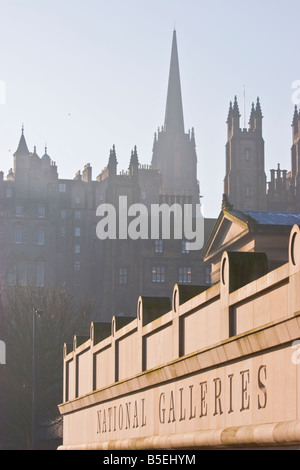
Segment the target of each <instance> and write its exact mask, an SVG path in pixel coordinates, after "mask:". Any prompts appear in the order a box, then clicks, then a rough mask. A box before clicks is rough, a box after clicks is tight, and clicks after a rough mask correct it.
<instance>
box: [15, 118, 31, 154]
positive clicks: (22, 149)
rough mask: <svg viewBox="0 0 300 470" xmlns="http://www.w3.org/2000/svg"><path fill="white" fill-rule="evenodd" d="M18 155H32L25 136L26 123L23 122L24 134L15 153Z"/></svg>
mask: <svg viewBox="0 0 300 470" xmlns="http://www.w3.org/2000/svg"><path fill="white" fill-rule="evenodd" d="M18 155H23V156H26V155H30V152H29V150H28V147H27V144H26V140H25V137H24V124H22V135H21V138H20V141H19V145H18V148H17V150H16V152H15V153H14V156H18Z"/></svg>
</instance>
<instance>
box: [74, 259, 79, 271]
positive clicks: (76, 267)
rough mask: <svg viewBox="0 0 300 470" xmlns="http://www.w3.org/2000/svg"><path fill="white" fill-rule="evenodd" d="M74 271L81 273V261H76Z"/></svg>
mask: <svg viewBox="0 0 300 470" xmlns="http://www.w3.org/2000/svg"><path fill="white" fill-rule="evenodd" d="M74 271H80V261H75V263H74Z"/></svg>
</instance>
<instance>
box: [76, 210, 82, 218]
mask: <svg viewBox="0 0 300 470" xmlns="http://www.w3.org/2000/svg"><path fill="white" fill-rule="evenodd" d="M75 219H76V220H80V219H81V210H79V209H77V210H76V211H75Z"/></svg>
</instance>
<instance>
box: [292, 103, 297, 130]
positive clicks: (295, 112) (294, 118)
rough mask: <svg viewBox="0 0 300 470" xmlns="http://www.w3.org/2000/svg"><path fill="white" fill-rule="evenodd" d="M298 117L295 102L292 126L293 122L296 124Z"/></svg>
mask: <svg viewBox="0 0 300 470" xmlns="http://www.w3.org/2000/svg"><path fill="white" fill-rule="evenodd" d="M298 119H299V114H298V107H297V105H296V104H295V110H294V116H293V122H292V125H293V126H294V125H295V124H297V122H298Z"/></svg>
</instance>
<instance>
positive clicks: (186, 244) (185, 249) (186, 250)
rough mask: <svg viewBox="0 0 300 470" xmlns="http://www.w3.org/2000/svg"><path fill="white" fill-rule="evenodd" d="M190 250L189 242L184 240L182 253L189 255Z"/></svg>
mask: <svg viewBox="0 0 300 470" xmlns="http://www.w3.org/2000/svg"><path fill="white" fill-rule="evenodd" d="M189 252H190V250H189V249H188V241H187V240H182V241H181V253H189Z"/></svg>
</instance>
